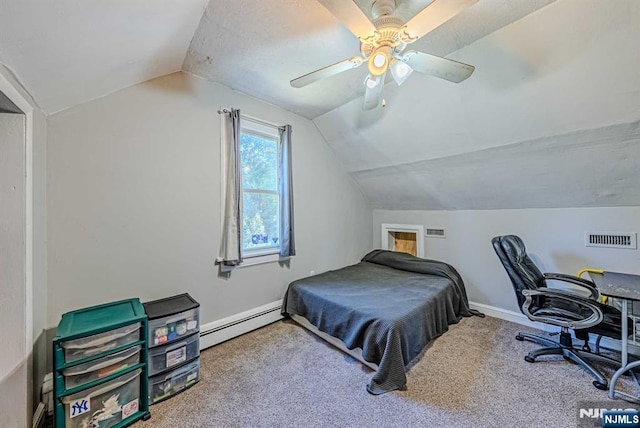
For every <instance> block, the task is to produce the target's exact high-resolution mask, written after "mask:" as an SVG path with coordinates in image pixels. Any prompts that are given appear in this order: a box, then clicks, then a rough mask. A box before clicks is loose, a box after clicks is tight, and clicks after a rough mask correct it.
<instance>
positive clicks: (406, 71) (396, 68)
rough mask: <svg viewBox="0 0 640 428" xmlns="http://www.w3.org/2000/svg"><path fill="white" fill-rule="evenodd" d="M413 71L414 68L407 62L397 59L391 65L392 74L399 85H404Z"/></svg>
mask: <svg viewBox="0 0 640 428" xmlns="http://www.w3.org/2000/svg"><path fill="white" fill-rule="evenodd" d="M411 73H413V68H411V66H409V64H407V63H406V62H403V61H396V62H395V63H393V65H392V66H391V76H392V77H393V80H395V81H396V83H397V84H398V86H400V85H402V84H403V83H404V82H405V81H406V80H407V79H408V78H409V76H411Z"/></svg>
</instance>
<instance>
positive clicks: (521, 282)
mask: <svg viewBox="0 0 640 428" xmlns="http://www.w3.org/2000/svg"><path fill="white" fill-rule="evenodd" d="M491 243H492V244H493V249H494V250H495V251H496V254H497V255H498V258H499V259H500V262H502V265H503V266H504V268H505V270H506V271H507V275H509V279H510V280H511V284H513V289H514V290H515V292H516V297H517V299H518V306H519V307H520V308H522V305H523V303H524V301H525V297H524V296H523V295H522V290H525V289H529V290H533V289H536V288H540V287H546V285H545V280H544V275H543V274H542V272H540V269H538V267H537V266H536V265H535V263H533V260H531V258H529V256H528V255H527V249H526V247H525V246H524V242H522V239H520V237H518V236H516V235H505V236H496V237H495V238H493V239H492V240H491Z"/></svg>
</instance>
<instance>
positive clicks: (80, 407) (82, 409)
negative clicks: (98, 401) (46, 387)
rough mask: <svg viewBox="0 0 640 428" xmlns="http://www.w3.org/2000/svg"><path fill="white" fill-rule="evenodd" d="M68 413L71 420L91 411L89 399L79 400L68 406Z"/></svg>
mask: <svg viewBox="0 0 640 428" xmlns="http://www.w3.org/2000/svg"><path fill="white" fill-rule="evenodd" d="M69 411H70V412H71V419H73V418H75V417H76V416H80V415H84V414H85V413H87V412H89V411H91V400H90V399H89V397H86V398H79V399H77V400H76V401H74V402H72V403H71V404H70V405H69Z"/></svg>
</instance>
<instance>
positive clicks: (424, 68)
mask: <svg viewBox="0 0 640 428" xmlns="http://www.w3.org/2000/svg"><path fill="white" fill-rule="evenodd" d="M402 61H404V62H406V63H407V64H409V66H411V68H413V69H414V70H415V71H419V72H420V73H424V74H429V75H431V76H435V77H439V78H441V79H444V80H448V81H450V82H455V83H460V82H462V81H463V80H465V79H466V78H468V77H469V76H471V74H472V73H473V70H475V69H476V68H475V67H474V66H473V65H469V64H465V63H462V62H458V61H454V60H452V59H447V58H442V57H439V56H435V55H429V54H426V53H424V52H418V51H409V52H407V53H405V54H404V55H403V58H402Z"/></svg>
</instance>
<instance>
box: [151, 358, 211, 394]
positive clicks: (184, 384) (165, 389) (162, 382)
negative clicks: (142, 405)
mask: <svg viewBox="0 0 640 428" xmlns="http://www.w3.org/2000/svg"><path fill="white" fill-rule="evenodd" d="M199 380H200V359H197V360H195V361H193V362H191V363H188V364H186V365H184V366H182V367H179V368H177V369H175V370H174V371H172V372H169V373H167V374H161V375H158V376H154V377H151V378H149V395H150V396H149V403H150V404H153V403H157V402H159V401H162V400H164V399H166V398H169V397H171V396H173V395H175V394H177V393H178V392H180V391H182V390H184V389H186V388H189V387H190V386H192V385H194V384H195V383H196V382H198V381H199Z"/></svg>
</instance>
